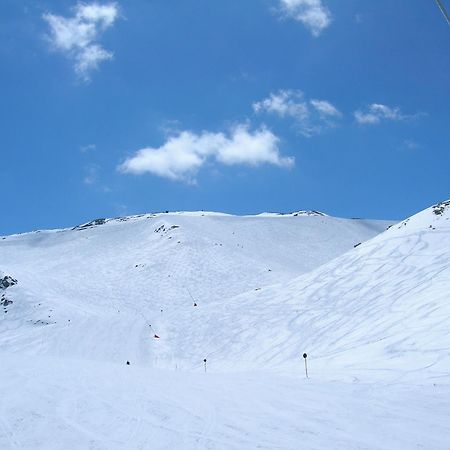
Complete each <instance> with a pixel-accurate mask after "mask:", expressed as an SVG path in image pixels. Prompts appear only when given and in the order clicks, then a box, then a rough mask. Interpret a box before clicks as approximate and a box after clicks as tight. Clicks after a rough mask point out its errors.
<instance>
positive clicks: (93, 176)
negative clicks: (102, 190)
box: [83, 164, 99, 186]
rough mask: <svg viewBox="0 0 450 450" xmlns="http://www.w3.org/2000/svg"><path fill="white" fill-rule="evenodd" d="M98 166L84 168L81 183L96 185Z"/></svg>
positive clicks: (92, 165)
mask: <svg viewBox="0 0 450 450" xmlns="http://www.w3.org/2000/svg"><path fill="white" fill-rule="evenodd" d="M98 178H99V177H98V166H96V165H94V164H91V165H89V166H87V167H86V168H85V174H84V178H83V183H84V184H87V185H90V186H92V185H94V184H96V183H98Z"/></svg>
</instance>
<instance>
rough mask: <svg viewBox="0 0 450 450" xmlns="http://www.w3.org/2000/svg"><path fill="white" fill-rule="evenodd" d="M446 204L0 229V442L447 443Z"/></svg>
mask: <svg viewBox="0 0 450 450" xmlns="http://www.w3.org/2000/svg"><path fill="white" fill-rule="evenodd" d="M449 220H450V202H443V203H440V204H438V205H435V206H434V207H432V208H429V209H427V210H425V211H423V212H421V213H419V214H417V215H415V216H413V217H411V218H410V219H407V220H405V221H403V222H401V223H399V224H392V223H388V222H382V221H363V220H349V219H336V218H333V217H329V216H326V215H324V214H322V213H317V212H299V213H292V214H289V215H277V214H267V213H266V214H262V215H259V216H247V217H235V216H229V215H224V214H217V213H172V214H170V213H169V214H156V215H155V214H151V215H144V216H139V217H138V216H137V217H130V218H122V219H114V220H103V219H99V220H97V221H94V222H91V223H88V224H84V225H82V226H78V227H75V228H74V229H71V230H55V231H41V232H34V233H28V234H24V235H15V236H6V237H4V238H2V239H0V270H2V272H3V273H0V279H6V278H5V277H6V276H9V277H10V278H8V279H7V281H6V284H8V286H5V287H3V288H2V290H1V291H0V296H3V298H8V304H7V305H3V306H2V308H3V310H4V311H5V313H3V317H2V320H1V322H0V349H1V350H0V360H1V361H2V363H3V366H2V367H3V370H2V373H3V383H2V384H1V387H0V395H1V398H2V399H4V401H3V402H2V403H1V406H0V417H2V418H3V419H1V420H0V448H2V449H3V448H5V449H9V448H11V449H12V448H33V449H34V448H45V449H47V448H52V449H53V448H54V449H59V448H74V449H84V448H95V449H111V448H117V449H119V448H130V449H138V448H142V449H146V448H157V449H163V448H167V449H174V448H175V449H178V448H180V449H191V448H192V449H200V448H208V449H252V448H267V449H272V448H283V449H299V448H300V449H303V448H304V449H312V448H316V449H322V448H327V449H334V448H336V449H340V448H345V449H363V448H364V449H392V448H396V449H412V448H430V449H446V448H448V436H450V421H448V411H449V410H450V383H449V377H450V363H449V356H450V332H449V331H448V330H449V325H448V324H449V323H450V304H449V302H448V292H449V287H450V286H449V285H450V222H449ZM386 228H389V229H388V230H387V231H385V230H386ZM381 231H383V232H382V233H381V234H378V233H380V232H381ZM11 280H14V283H11ZM16 280H17V284H15V281H16ZM11 302H12V303H11ZM194 303H195V304H196V305H197V306H194ZM150 325H151V327H150ZM155 335H157V336H158V337H155ZM303 352H307V353H308V364H309V367H308V368H309V376H310V378H309V379H306V378H305V375H304V374H305V372H304V360H303V358H302V357H301V355H302V353H303ZM204 359H206V360H207V361H206V364H205V363H204V361H203V360H204ZM126 361H128V362H129V363H130V365H127V364H126ZM205 369H206V370H207V373H206V374H205ZM49 435H51V436H52V437H53V439H52V440H51V441H49V440H48V436H49Z"/></svg>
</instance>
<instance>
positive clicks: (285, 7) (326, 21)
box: [279, 0, 332, 37]
mask: <svg viewBox="0 0 450 450" xmlns="http://www.w3.org/2000/svg"><path fill="white" fill-rule="evenodd" d="M279 3H280V10H281V12H282V13H283V14H284V15H285V16H287V17H290V18H292V19H294V20H297V21H298V22H301V23H302V24H303V25H305V26H306V27H307V28H308V29H309V31H310V32H311V34H312V35H313V36H316V37H317V36H319V35H320V33H322V31H323V30H324V29H325V28H327V27H328V26H329V25H330V23H331V20H332V18H331V13H330V11H329V10H328V8H327V7H325V6H324V4H323V3H322V0H279Z"/></svg>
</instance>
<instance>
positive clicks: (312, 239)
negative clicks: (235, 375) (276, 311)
mask: <svg viewBox="0 0 450 450" xmlns="http://www.w3.org/2000/svg"><path fill="white" fill-rule="evenodd" d="M387 226H389V223H388V222H384V221H364V220H348V219H336V218H333V217H327V216H324V215H322V214H320V213H310V214H300V215H299V214H298V213H293V214H290V215H282V216H270V217H267V216H261V217H260V216H247V217H236V216H229V215H224V214H217V213H203V212H202V213H173V214H149V215H144V216H137V217H127V218H120V219H113V220H105V219H97V220H95V221H92V222H90V223H87V224H83V225H81V226H77V227H75V228H74V229H66V230H55V231H38V232H34V233H28V234H23V235H16V236H8V237H5V238H3V239H2V240H0V261H2V265H1V269H2V270H3V271H5V273H7V274H11V276H13V277H14V278H16V279H17V280H18V281H19V283H18V285H17V286H16V287H15V289H14V291H17V295H14V296H13V293H12V292H11V294H10V296H11V297H12V300H13V301H14V303H13V304H11V305H10V306H9V307H8V309H7V311H8V313H7V315H6V316H5V317H4V320H3V323H2V328H3V329H4V330H5V329H8V328H10V327H13V328H17V327H22V328H23V327H25V329H24V330H23V333H21V334H20V335H18V336H16V338H15V344H14V345H15V346H16V348H23V349H29V350H32V351H33V352H34V351H44V352H49V353H52V352H53V351H54V350H55V347H57V348H58V352H59V354H60V353H61V352H63V351H64V353H65V354H67V355H70V356H72V357H73V356H75V355H80V356H83V357H84V356H86V355H89V357H90V358H92V359H96V358H99V359H108V360H112V361H122V360H124V359H133V360H134V361H135V362H141V363H146V364H149V363H156V360H157V363H158V365H159V366H161V365H163V360H164V361H166V362H167V364H170V365H171V367H172V361H171V360H172V359H173V358H172V353H176V352H177V351H178V350H180V351H183V350H182V348H184V347H185V344H182V343H187V341H185V339H184V336H188V335H189V334H191V333H196V332H197V331H200V330H201V328H198V327H196V326H195V323H194V322H195V320H197V319H198V318H202V320H206V321H208V314H209V311H211V312H214V311H216V312H217V311H219V310H220V309H221V308H224V307H226V305H227V304H228V302H229V301H230V299H231V298H232V297H233V296H236V295H237V294H241V293H243V292H246V291H248V290H252V289H259V288H261V287H262V286H265V285H268V284H273V283H276V282H277V283H278V282H287V281H288V280H290V279H292V278H293V277H295V276H298V275H299V274H301V273H305V272H307V271H309V270H311V269H313V268H315V267H318V266H319V265H320V264H322V263H324V262H326V261H329V260H330V259H332V258H334V257H336V256H338V255H339V254H342V253H343V252H345V251H346V250H348V249H350V248H353V246H354V245H355V244H357V243H359V242H361V241H364V240H367V239H369V238H371V237H373V236H375V235H376V234H378V233H379V232H381V231H382V230H384V229H385V228H386V227H387ZM13 297H14V298H13ZM16 298H17V301H15V299H16ZM194 299H195V300H194ZM194 301H195V303H196V304H197V305H198V306H197V308H195V309H194V308H193V303H194ZM161 310H162V313H161ZM69 321H70V322H69ZM193 321H194V322H193ZM113 324H114V329H115V332H114V333H111V325H113ZM148 324H151V325H152V326H153V328H154V329H155V332H158V333H159V334H163V335H164V336H163V337H164V340H162V341H161V344H162V343H163V342H164V345H161V347H164V348H165V351H164V352H162V353H163V354H162V355H161V354H159V353H160V352H161V351H162V350H161V349H158V350H157V352H158V355H156V354H155V355H153V354H152V353H153V352H155V351H156V350H155V349H154V348H153V347H152V346H151V345H149V342H148V336H149V327H148ZM48 325H51V326H48ZM69 325H70V326H69ZM43 326H47V328H46V329H42V327H43ZM196 330H197V331H196ZM30 333H31V335H32V336H35V335H39V334H42V333H43V334H44V335H46V336H47V335H48V338H47V339H45V340H44V343H39V344H38V345H39V349H38V350H36V349H35V348H34V347H35V346H36V345H37V344H36V342H37V341H36V340H35V339H33V338H32V337H31V336H30ZM102 333H105V334H104V335H103V336H102ZM3 336H5V334H3ZM169 336H170V338H169ZM1 339H2V337H1V336H0V342H1ZM7 339H11V338H10V337H9V336H8V337H7ZM94 339H97V341H98V343H97V345H96V347H95V348H93V346H92V341H93V340H94ZM169 339H170V340H169ZM55 341H56V342H57V344H55ZM39 342H40V341H39ZM169 343H170V344H169ZM44 347H45V348H44ZM205 351H207V348H204V350H203V352H205ZM202 354H203V353H202ZM202 354H201V355H202ZM119 355H120V356H119ZM201 355H194V354H192V353H191V354H190V355H189V356H188V355H187V354H186V355H185V356H186V357H190V358H193V359H192V361H191V364H197V359H198V357H199V356H201ZM196 358H197V359H196ZM184 359H185V358H184ZM168 360H170V362H169V361H168ZM183 364H188V365H189V362H188V361H186V362H184V363H183Z"/></svg>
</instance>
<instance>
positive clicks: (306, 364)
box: [303, 353, 309, 378]
mask: <svg viewBox="0 0 450 450" xmlns="http://www.w3.org/2000/svg"><path fill="white" fill-rule="evenodd" d="M307 357H308V355H307V354H306V353H303V359H304V360H305V373H306V378H309V376H308V363H307V362H306V358H307Z"/></svg>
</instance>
